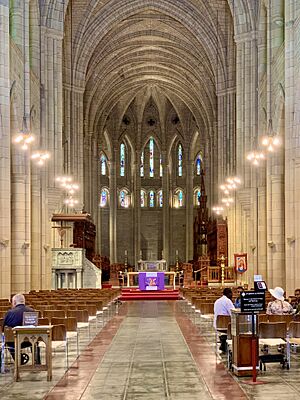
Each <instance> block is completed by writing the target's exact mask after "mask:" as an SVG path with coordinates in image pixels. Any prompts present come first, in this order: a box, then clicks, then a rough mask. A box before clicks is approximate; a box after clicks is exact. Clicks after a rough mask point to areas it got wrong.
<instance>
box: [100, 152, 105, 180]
mask: <svg viewBox="0 0 300 400" xmlns="http://www.w3.org/2000/svg"><path fill="white" fill-rule="evenodd" d="M100 162H101V175H106V157H105V155H104V154H101V159H100Z"/></svg>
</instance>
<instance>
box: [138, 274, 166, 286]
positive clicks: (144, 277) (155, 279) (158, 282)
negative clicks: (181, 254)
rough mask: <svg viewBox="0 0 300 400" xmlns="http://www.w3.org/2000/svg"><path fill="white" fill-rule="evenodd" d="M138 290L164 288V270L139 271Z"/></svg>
mask: <svg viewBox="0 0 300 400" xmlns="http://www.w3.org/2000/svg"><path fill="white" fill-rule="evenodd" d="M138 277H139V289H140V290H164V289H165V274H164V272H139V274H138Z"/></svg>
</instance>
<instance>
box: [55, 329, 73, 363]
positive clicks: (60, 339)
mask: <svg viewBox="0 0 300 400" xmlns="http://www.w3.org/2000/svg"><path fill="white" fill-rule="evenodd" d="M62 346H64V351H65V353H66V369H68V368H69V348H68V338H67V330H66V327H65V325H63V324H60V325H53V326H52V349H54V351H55V350H57V349H58V348H59V347H62Z"/></svg>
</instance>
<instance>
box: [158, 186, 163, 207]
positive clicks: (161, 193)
mask: <svg viewBox="0 0 300 400" xmlns="http://www.w3.org/2000/svg"><path fill="white" fill-rule="evenodd" d="M158 204H159V207H162V206H163V192H162V190H160V191H159V192H158Z"/></svg>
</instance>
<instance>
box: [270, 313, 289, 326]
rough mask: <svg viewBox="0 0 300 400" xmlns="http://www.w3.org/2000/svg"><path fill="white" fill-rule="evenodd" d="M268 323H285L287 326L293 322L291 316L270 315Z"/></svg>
mask: <svg viewBox="0 0 300 400" xmlns="http://www.w3.org/2000/svg"><path fill="white" fill-rule="evenodd" d="M268 320H269V322H286V323H287V325H288V324H289V323H290V322H291V321H292V320H293V315H292V314H282V315H277V314H270V315H268Z"/></svg>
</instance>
